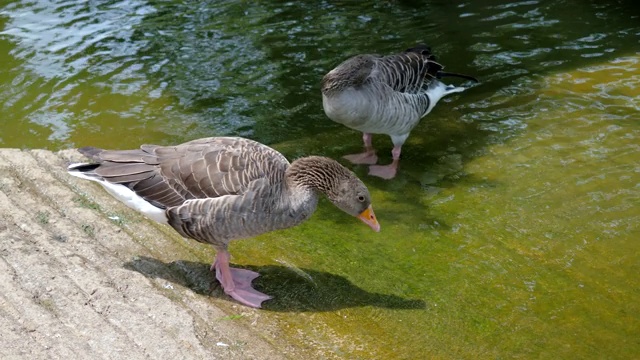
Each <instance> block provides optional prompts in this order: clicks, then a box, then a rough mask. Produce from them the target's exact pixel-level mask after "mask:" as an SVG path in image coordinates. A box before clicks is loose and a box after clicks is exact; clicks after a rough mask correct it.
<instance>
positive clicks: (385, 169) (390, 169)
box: [369, 146, 402, 180]
mask: <svg viewBox="0 0 640 360" xmlns="http://www.w3.org/2000/svg"><path fill="white" fill-rule="evenodd" d="M401 149H402V146H394V147H393V150H391V155H393V162H391V164H389V165H371V166H370V167H369V175H373V176H377V177H381V178H383V179H386V180H389V179H393V178H394V177H395V176H396V172H397V171H398V163H400V151H401Z"/></svg>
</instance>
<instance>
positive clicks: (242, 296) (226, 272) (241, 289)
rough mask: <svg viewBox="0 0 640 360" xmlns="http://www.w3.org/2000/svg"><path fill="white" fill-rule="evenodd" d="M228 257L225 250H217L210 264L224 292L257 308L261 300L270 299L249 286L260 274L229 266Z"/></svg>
mask: <svg viewBox="0 0 640 360" xmlns="http://www.w3.org/2000/svg"><path fill="white" fill-rule="evenodd" d="M230 258H231V256H230V255H229V252H228V251H227V250H219V251H218V254H217V255H216V260H215V261H214V262H213V265H211V269H212V270H213V269H215V270H216V279H218V281H220V284H222V288H223V289H224V292H225V293H227V295H229V296H231V297H232V298H234V299H236V300H238V301H239V302H241V303H243V304H245V305H247V306H251V307H255V308H259V307H260V306H261V305H262V302H263V301H266V300H269V299H271V296H269V295H265V294H263V293H261V292H259V291H257V290H255V289H254V288H252V287H251V281H253V279H255V278H257V277H258V276H260V274H258V273H257V272H255V271H251V270H246V269H235V268H231V267H229V259H230Z"/></svg>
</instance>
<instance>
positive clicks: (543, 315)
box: [0, 0, 640, 359]
mask: <svg viewBox="0 0 640 360" xmlns="http://www.w3.org/2000/svg"><path fill="white" fill-rule="evenodd" d="M187 4H188V5H187ZM187 4H183V3H181V2H177V1H150V2H144V1H125V2H116V1H98V2H88V3H85V2H77V1H66V2H65V1H30V2H27V1H23V2H17V1H13V2H9V3H8V4H5V5H2V6H1V7H0V56H1V59H2V64H3V65H2V66H1V67H0V106H1V108H2V111H1V112H0V147H19V148H22V147H24V148H48V149H52V150H57V149H63V148H69V147H77V146H84V145H95V146H100V147H107V148H129V147H136V146H138V145H139V144H140V143H157V144H173V143H179V142H182V141H187V140H190V139H193V138H197V137H205V136H214V135H240V136H246V137H250V138H253V139H256V140H258V141H261V142H264V143H266V144H269V145H271V146H273V147H275V148H276V149H278V150H280V151H282V152H283V153H284V154H285V155H287V156H288V157H289V158H295V157H298V156H302V155H305V154H322V155H327V156H331V157H334V158H339V157H340V156H341V155H343V154H345V153H350V152H355V151H358V150H359V149H360V147H361V137H360V134H358V133H356V132H354V131H352V130H349V129H347V128H345V127H342V126H340V125H338V124H335V123H333V122H331V121H330V120H328V119H327V118H326V116H325V115H324V113H323V111H322V105H321V98H320V92H319V81H320V79H321V77H322V75H323V74H324V73H326V72H327V71H328V70H330V69H331V68H333V67H334V66H335V65H337V64H338V63H339V62H341V61H342V60H344V59H345V58H347V57H348V56H351V55H353V54H357V53H392V52H396V51H400V50H403V49H405V48H408V47H410V46H413V45H414V44H415V43H417V42H428V43H429V44H430V45H432V46H433V48H434V51H435V52H436V54H437V55H438V59H439V60H440V61H441V62H442V63H443V64H444V65H445V66H446V68H447V70H449V71H455V72H461V73H468V74H472V75H475V76H477V77H478V78H480V79H481V83H480V84H479V85H477V86H474V87H472V88H471V89H469V90H467V91H466V92H464V93H462V94H455V95H452V96H450V97H448V98H446V99H444V100H443V101H442V102H441V103H440V104H439V105H438V106H437V107H436V109H435V110H434V111H433V112H432V113H431V114H430V115H429V116H428V117H427V118H425V119H424V120H423V121H422V123H421V124H420V125H419V126H418V127H417V128H416V129H415V130H414V131H413V132H412V134H411V136H410V138H409V140H408V141H407V144H406V145H405V147H404V148H403V158H402V161H401V170H400V173H399V175H398V177H397V178H396V179H394V180H392V181H383V180H379V179H376V178H372V177H369V176H367V175H366V168H364V167H352V168H353V169H354V170H355V171H356V172H357V173H358V174H359V175H360V176H361V177H362V178H363V179H364V181H365V182H366V183H367V185H368V186H369V187H370V189H371V191H372V193H373V198H374V207H375V209H376V214H377V215H378V217H379V219H380V222H381V224H382V232H381V233H379V234H375V233H373V232H371V231H370V230H369V229H368V228H366V227H365V226H363V225H362V224H360V223H358V222H357V221H356V220H354V219H351V218H349V217H348V216H346V215H344V214H341V213H337V212H336V211H334V208H332V206H331V205H329V204H328V203H327V202H326V201H323V202H322V203H321V206H320V208H319V210H318V213H317V214H316V215H314V217H313V219H312V220H311V221H309V222H307V223H305V224H303V225H302V226H300V227H298V228H296V229H290V230H286V231H279V232H276V233H273V234H267V235H264V236H262V237H259V238H257V239H255V240H247V241H243V242H238V243H237V244H234V245H233V246H232V253H233V255H234V260H233V261H234V262H236V263H239V264H243V265H247V266H249V267H251V266H253V267H254V268H256V269H257V270H259V271H260V272H261V273H263V276H262V277H261V278H260V279H259V280H257V286H258V287H259V288H261V289H263V291H265V292H267V293H269V294H272V295H275V296H276V299H275V300H272V301H270V302H269V303H266V304H265V308H266V310H265V311H263V313H264V314H265V315H264V317H265V318H266V319H268V321H271V322H273V323H275V324H276V325H277V326H279V327H280V329H281V334H284V335H286V336H289V337H290V338H292V339H294V340H296V339H297V340H298V341H300V343H301V344H302V343H306V344H309V345H308V346H310V347H312V348H316V349H321V350H322V351H324V352H326V353H327V354H337V356H339V357H346V358H383V357H387V358H403V359H416V358H512V357H519V358H554V359H557V358H571V359H577V358H620V359H628V358H636V357H639V356H640V342H639V341H638V338H639V337H638V335H639V332H638V329H640V305H639V304H640V280H639V279H640V278H639V277H638V273H639V272H640V245H639V242H638V238H639V235H640V225H639V224H640V207H639V205H640V140H639V139H640V122H638V110H639V109H640V53H639V52H638V41H639V39H640V18H639V17H638V16H637V15H636V14H638V13H637V5H634V2H632V1H618V2H616V1H609V2H608V3H603V2H597V1H591V2H585V1H577V0H576V1H520V2H512V3H507V4H505V3H503V2H500V1H493V2H488V1H482V2H472V1H468V2H458V3H452V2H448V3H446V4H444V3H441V2H437V1H429V2H427V3H426V5H425V4H424V3H423V2H411V1H397V2H384V3H382V2H358V3H354V4H343V5H335V4H332V3H328V2H291V3H287V4H281V3H280V2H275V1H274V2H271V3H266V2H262V3H261V5H251V6H249V5H246V4H244V3H242V2H237V3H236V2H220V1H218V2H210V3H208V4H202V3H198V5H193V4H192V3H191V2H187ZM374 145H376V146H377V147H378V149H379V155H380V156H381V161H382V162H386V161H390V150H391V143H390V141H389V139H388V138H387V137H385V136H376V137H374ZM211 257H212V251H209V250H207V251H205V252H202V253H201V254H200V253H199V254H198V255H197V258H198V260H199V261H201V262H202V263H203V264H204V263H206V262H208V261H209V260H210V259H211ZM176 260H179V259H176ZM203 266H204V265H203ZM202 281H205V280H202ZM230 311H232V310H230Z"/></svg>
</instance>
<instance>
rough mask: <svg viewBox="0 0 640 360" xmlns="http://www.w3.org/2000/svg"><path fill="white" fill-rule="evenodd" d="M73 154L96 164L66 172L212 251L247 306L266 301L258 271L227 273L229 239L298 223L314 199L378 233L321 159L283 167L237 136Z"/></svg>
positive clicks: (357, 196) (356, 197)
mask: <svg viewBox="0 0 640 360" xmlns="http://www.w3.org/2000/svg"><path fill="white" fill-rule="evenodd" d="M78 150H79V151H80V152H81V153H82V154H84V155H85V156H87V157H88V158H90V159H92V160H94V161H95V163H92V164H79V165H72V166H70V167H69V173H71V174H72V175H75V176H78V177H81V178H85V179H88V180H92V181H96V182H99V183H100V184H101V185H103V186H104V187H105V188H106V189H107V190H109V191H110V192H111V193H112V194H114V196H116V197H118V198H119V199H120V200H122V201H124V202H125V203H127V205H129V206H131V207H133V208H135V209H136V210H139V211H141V212H143V213H145V214H147V215H148V216H149V217H151V218H153V219H155V220H157V221H160V222H165V223H167V224H169V225H170V226H171V227H173V228H174V229H175V230H176V231H178V233H180V234H181V235H182V236H184V237H188V238H191V239H194V240H197V241H200V242H205V243H210V244H211V245H213V246H214V247H215V248H216V250H217V252H218V254H217V256H216V261H215V262H214V264H213V265H212V269H213V268H215V269H216V276H217V278H218V279H219V280H220V282H221V283H222V285H223V287H224V288H225V292H227V293H228V294H229V295H231V296H232V297H234V298H235V299H237V300H239V301H240V302H242V303H244V304H246V305H249V306H255V307H260V304H261V302H262V301H264V300H266V299H269V298H270V297H268V296H266V295H264V294H262V293H259V292H257V291H256V290H254V289H252V288H251V286H250V283H251V280H253V279H254V278H255V277H257V276H258V274H257V273H253V272H250V271H248V270H242V269H231V268H229V266H228V260H229V254H228V252H227V246H228V243H229V242H230V241H231V240H236V239H242V238H247V237H252V236H256V235H259V234H263V233H265V232H269V231H273V230H277V229H284V228H289V227H292V226H295V225H298V224H300V223H301V222H303V221H304V220H306V219H308V218H309V217H310V216H311V214H312V213H313V212H314V211H315V208H316V204H317V201H318V194H319V193H323V194H325V195H326V196H327V197H328V198H329V200H331V201H332V202H333V203H334V204H335V205H336V206H337V207H338V208H340V209H341V210H343V211H345V212H347V213H348V214H351V215H353V216H357V217H359V218H360V219H361V220H363V221H364V222H365V223H367V224H368V225H369V226H371V227H372V228H373V229H374V230H376V231H379V225H378V223H377V220H376V219H375V215H374V214H373V210H372V209H371V199H370V195H369V191H368V190H367V188H366V186H365V185H364V184H363V183H362V182H361V181H360V180H359V179H358V178H357V177H356V176H355V174H353V173H352V172H351V171H350V170H348V169H346V168H345V167H343V166H342V165H340V164H339V163H338V162H336V161H334V160H332V159H329V158H326V157H319V156H311V157H305V158H301V159H298V160H296V161H294V162H293V163H292V164H289V162H288V161H287V159H286V158H285V157H284V156H283V155H282V154H280V153H279V152H277V151H275V150H273V149H271V148H270V147H268V146H265V145H263V144H260V143H258V142H255V141H252V140H248V139H243V138H237V137H214V138H204V139H198V140H194V141H190V142H187V143H184V144H180V145H176V146H157V145H143V146H141V147H140V149H138V150H101V149H96V148H93V147H85V148H81V149H78Z"/></svg>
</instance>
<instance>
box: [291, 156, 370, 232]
mask: <svg viewBox="0 0 640 360" xmlns="http://www.w3.org/2000/svg"><path fill="white" fill-rule="evenodd" d="M287 172H288V177H289V179H290V180H291V181H292V182H293V185H294V186H302V187H307V188H311V189H313V190H315V191H317V192H321V193H323V194H325V195H326V196H327V198H328V199H329V201H331V202H332V203H333V204H334V205H335V206H336V207H337V208H338V209H340V210H342V211H344V212H346V213H347V214H349V215H352V216H355V217H357V218H358V219H360V220H361V221H362V222H364V223H365V224H367V225H369V227H371V229H373V230H374V231H376V232H378V231H380V224H379V223H378V220H377V218H376V215H375V214H374V212H373V207H372V206H371V195H370V194H369V190H368V189H367V187H366V185H365V184H364V183H363V182H362V181H361V180H360V179H359V178H358V177H357V176H356V175H355V174H354V173H353V172H352V171H350V170H349V169H347V168H345V167H344V166H342V165H341V164H340V163H338V162H337V161H335V160H333V159H330V158H327V157H322V156H309V157H305V158H300V159H298V160H296V161H294V162H293V163H292V164H291V167H290V168H289V170H288V171H287Z"/></svg>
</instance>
